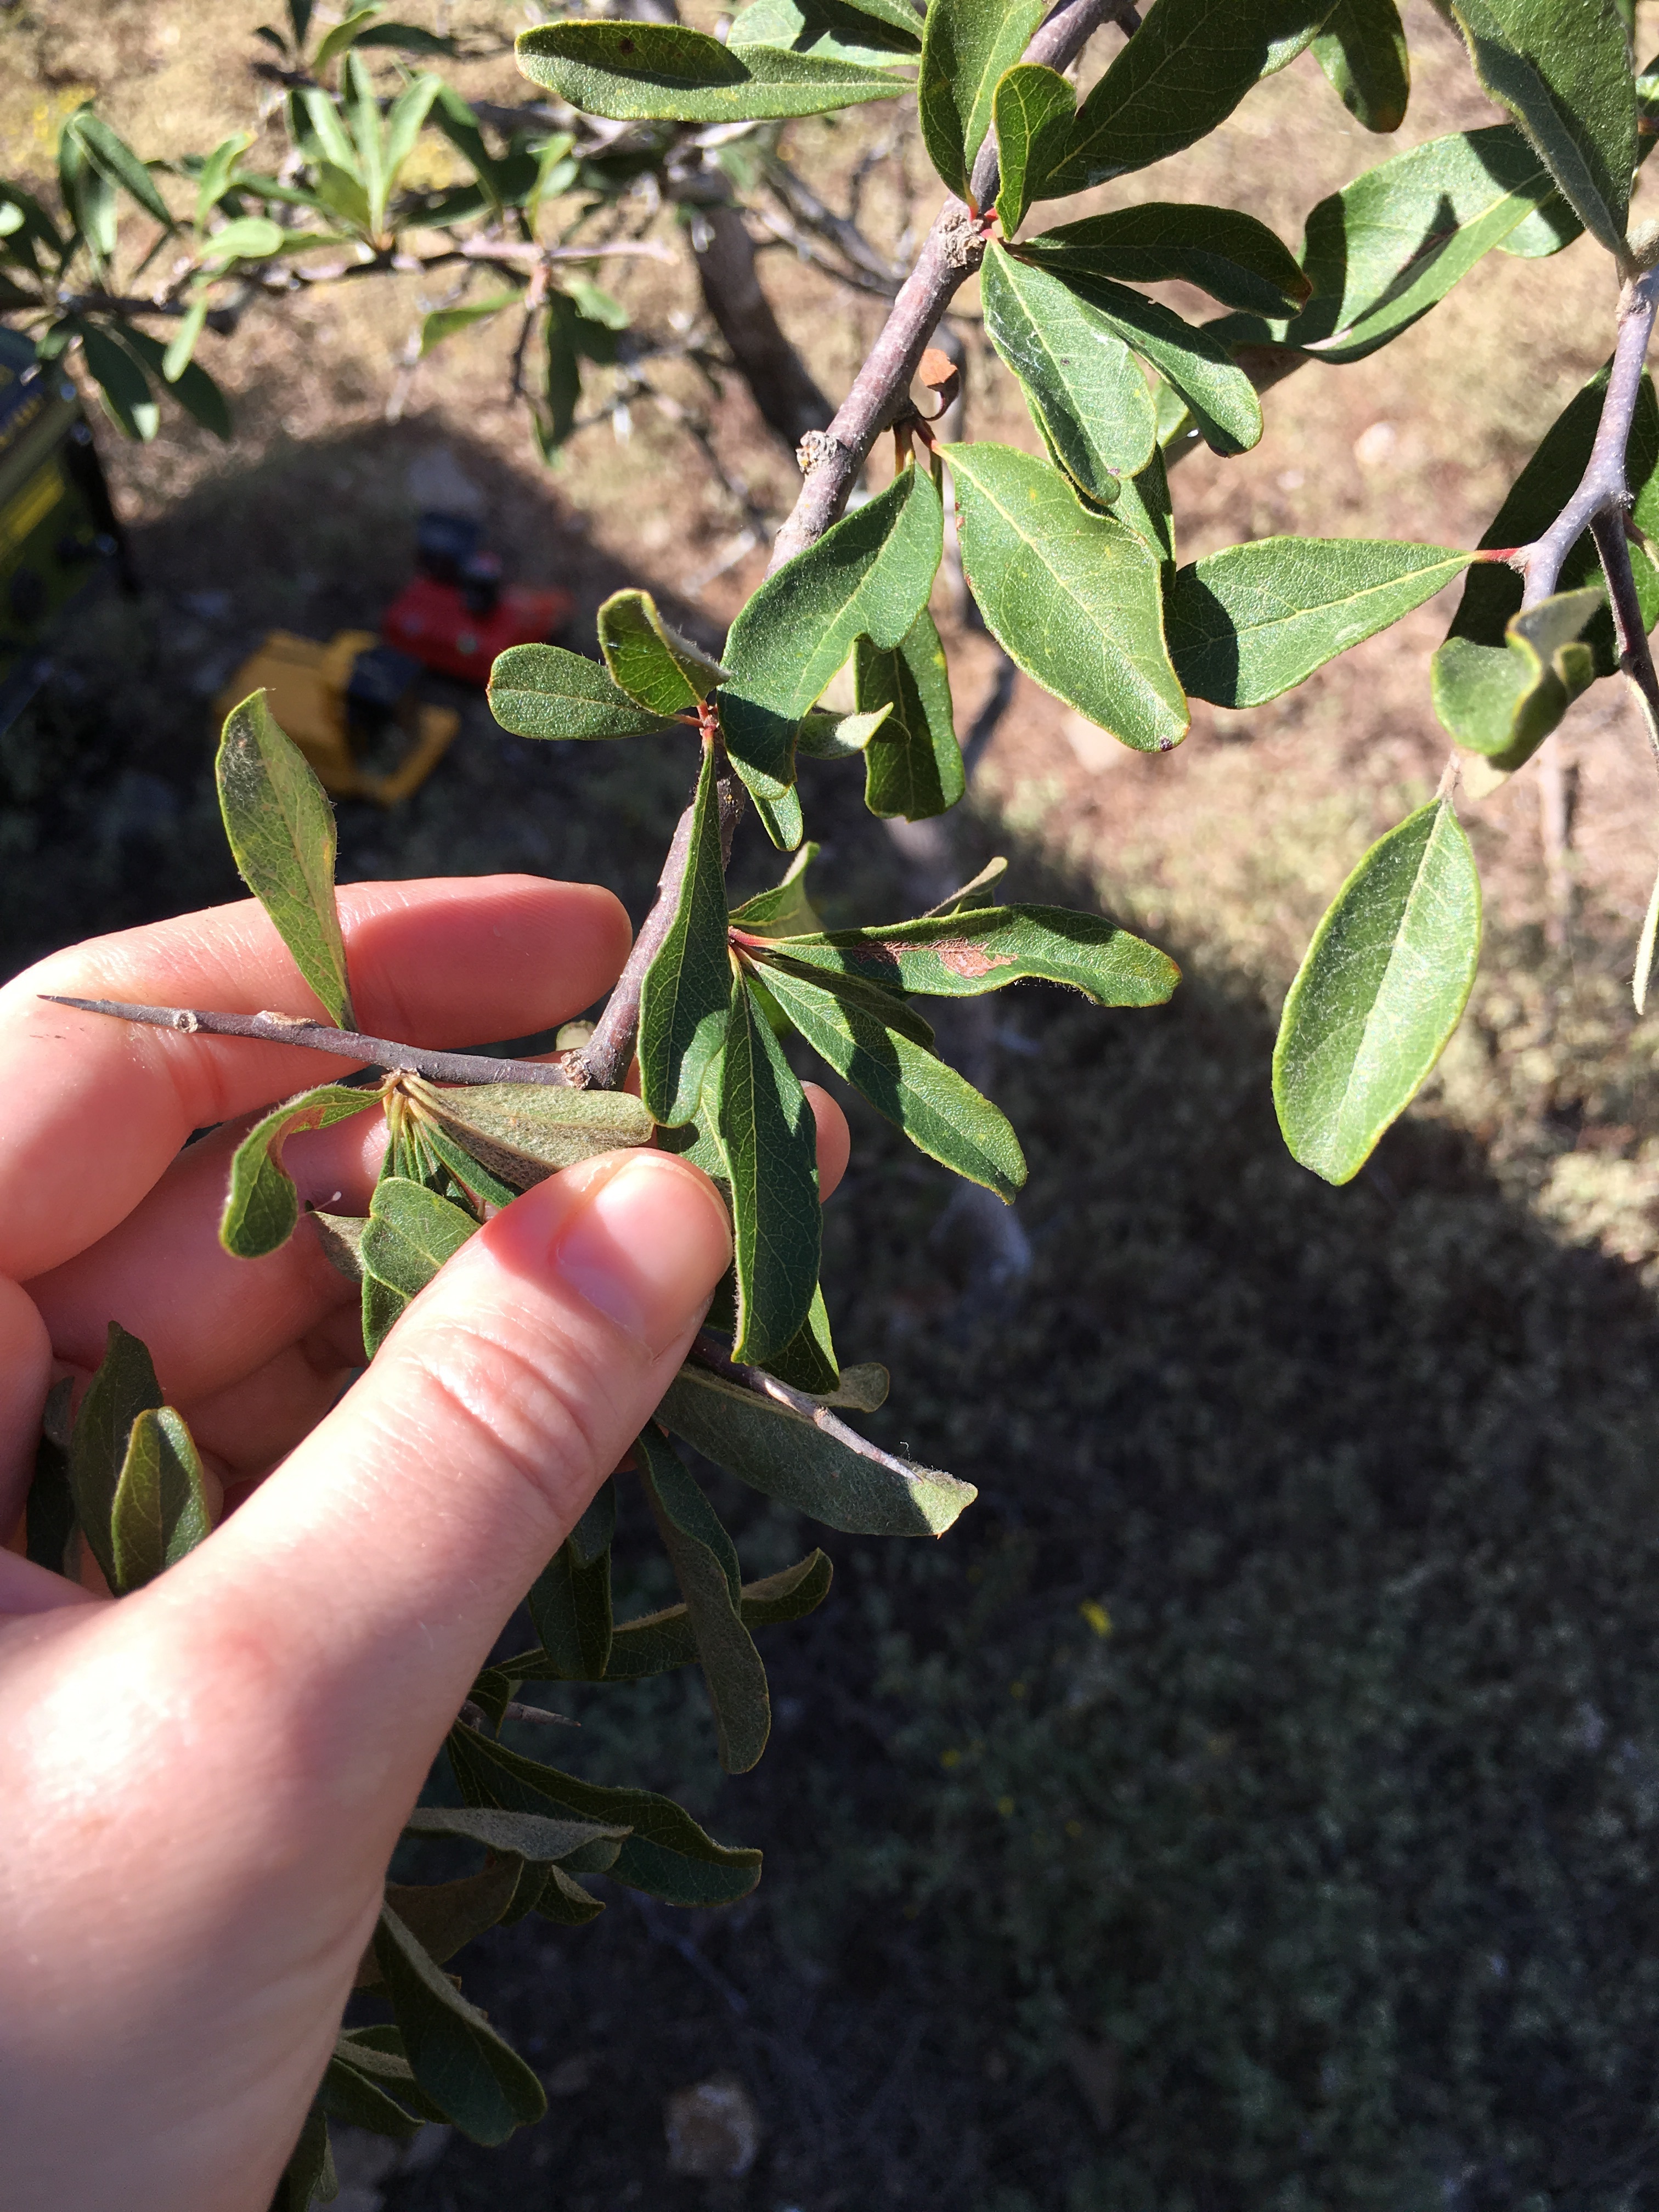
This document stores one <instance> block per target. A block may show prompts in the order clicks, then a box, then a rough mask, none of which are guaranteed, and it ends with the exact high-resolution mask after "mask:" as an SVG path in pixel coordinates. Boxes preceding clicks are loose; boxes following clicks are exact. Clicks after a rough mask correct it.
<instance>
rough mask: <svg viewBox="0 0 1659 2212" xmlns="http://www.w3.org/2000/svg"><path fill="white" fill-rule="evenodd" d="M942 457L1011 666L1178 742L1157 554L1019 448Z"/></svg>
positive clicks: (1134, 730)
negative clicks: (1090, 508) (1089, 509)
mask: <svg viewBox="0 0 1659 2212" xmlns="http://www.w3.org/2000/svg"><path fill="white" fill-rule="evenodd" d="M1139 35H1140V33H1136V36H1137V37H1139ZM941 450H942V452H943V453H944V455H945V459H946V460H947V461H948V462H949V464H950V467H951V475H952V477H954V479H955V482H956V492H957V528H958V530H959V532H960V533H961V539H962V558H963V568H964V569H965V570H966V572H967V574H968V576H969V580H971V582H972V585H973V589H974V596H975V599H977V600H978V602H979V605H980V610H981V612H982V614H983V615H984V617H985V620H986V624H987V628H988V629H990V631H991V634H992V635H993V636H994V638H995V639H996V641H997V642H998V643H999V644H1000V646H1001V647H1002V648H1003V650H1004V651H1005V652H1006V653H1007V654H1008V656H1009V657H1010V659H1012V660H1014V661H1015V662H1017V663H1018V665H1019V666H1020V667H1021V668H1023V669H1024V671H1025V672H1026V674H1027V675H1028V676H1034V677H1035V678H1036V680H1037V682H1038V683H1039V684H1042V686H1043V688H1044V690H1048V691H1052V692H1053V693H1054V696H1056V698H1060V699H1063V700H1065V702H1066V704H1067V706H1071V707H1075V708H1077V709H1078V710H1079V713H1081V714H1086V715H1087V716H1088V718H1089V720H1091V722H1096V723H1098V725H1099V726H1100V727H1101V728H1102V729H1103V730H1109V731H1110V732H1111V733H1112V735H1113V736H1114V737H1115V738H1120V739H1121V741H1122V743H1123V744H1126V745H1133V747H1134V748H1135V750H1137V751H1139V752H1168V751H1169V750H1170V747H1171V746H1173V745H1176V744H1180V742H1181V740H1182V738H1184V737H1185V736H1186V734H1187V723H1188V714H1187V701H1186V696H1185V694H1184V693H1183V692H1182V689H1181V686H1180V684H1179V683H1178V682H1177V681H1176V673H1175V671H1174V669H1173V668H1172V667H1171V666H1170V657H1169V654H1168V653H1167V652H1166V651H1165V649H1164V611H1163V600H1162V595H1161V592H1160V589H1159V562H1158V557H1157V556H1156V554H1155V553H1153V552H1152V550H1151V549H1150V548H1149V547H1148V546H1147V545H1146V544H1145V542H1144V541H1143V540H1142V539H1141V538H1139V537H1138V536H1136V534H1135V533H1134V532H1133V531H1130V530H1125V529H1123V528H1122V527H1121V526H1120V525H1119V524H1117V523H1115V522H1114V521H1111V520H1107V519H1105V518H1103V517H1101V516H1097V515H1093V514H1090V513H1086V512H1085V510H1084V509H1083V508H1081V507H1079V505H1078V502H1077V501H1076V500H1075V499H1074V498H1073V495H1072V494H1071V492H1070V491H1069V490H1068V489H1067V488H1066V483H1065V480H1064V478H1063V477H1060V475H1058V474H1057V473H1056V471H1054V470H1053V469H1051V468H1048V467H1047V466H1046V465H1044V464H1043V463H1042V461H1039V460H1035V459H1032V457H1031V456H1030V454H1029V453H1016V452H1015V451H1014V449H1013V448H1012V447H1010V446H993V445H974V446H945V447H942V448H941Z"/></svg>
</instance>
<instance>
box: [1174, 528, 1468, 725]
mask: <svg viewBox="0 0 1659 2212" xmlns="http://www.w3.org/2000/svg"><path fill="white" fill-rule="evenodd" d="M1473 559H1474V555H1473V554H1469V553H1460V552H1458V551H1457V550H1455V548H1453V547H1450V546H1446V545H1414V544H1408V543H1406V542H1403V541H1401V540H1396V539H1394V538H1254V539H1252V540H1250V541H1249V543H1248V544H1243V545H1229V546H1228V547H1226V548H1225V550H1224V551H1222V552H1219V553H1212V554H1210V555H1208V556H1206V558H1205V559H1204V560H1202V561H1197V562H1193V563H1191V564H1190V565H1189V566H1188V567H1187V568H1182V569H1181V570H1180V571H1179V572H1178V574H1176V580H1175V583H1174V585H1173V586H1172V588H1171V590H1170V595H1169V599H1168V601H1167V603H1166V605H1165V607H1164V627H1165V629H1166V630H1167V632H1168V635H1169V640H1170V659H1171V660H1172V661H1173V662H1174V664H1175V671H1176V675H1177V676H1178V677H1179V678H1181V681H1182V685H1183V686H1184V687H1185V689H1186V690H1188V692H1189V693H1190V694H1191V695H1192V696H1194V697H1195V698H1199V699H1210V700H1213V701H1214V702H1215V703H1216V705H1217V706H1219V707H1259V706H1261V704H1262V702H1264V701H1265V700H1268V699H1276V698H1278V696H1279V693H1280V692H1281V691H1288V690H1291V688H1292V687H1293V686H1294V685H1296V684H1300V683H1302V682H1303V681H1304V678H1307V677H1309V676H1311V675H1312V673H1313V671H1314V670H1315V669H1316V668H1322V667H1323V666H1324V665H1325V663H1326V662H1327V661H1328V660H1334V659H1335V658H1336V656H1337V655H1338V654H1339V653H1346V651H1347V650H1348V648H1349V647H1350V646H1353V645H1358V643H1359V642H1360V641H1361V639H1362V638H1367V637H1374V636H1375V635H1376V633H1377V631H1378V630H1382V629H1387V628H1388V627H1389V623H1395V622H1398V621H1399V620H1400V618H1401V616H1402V615H1407V614H1409V613H1410V612H1411V611H1412V609H1413V607H1419V606H1421V605H1422V604H1423V602H1424V600H1425V599H1432V598H1433V596H1434V594H1435V593H1436V592H1437V591H1438V590H1439V589H1440V588H1441V586H1443V585H1444V584H1449V582H1450V581H1451V580H1452V578H1453V577H1454V576H1455V575H1458V574H1461V573H1462V570H1463V569H1465V568H1468V565H1469V562H1471V561H1472V560H1473Z"/></svg>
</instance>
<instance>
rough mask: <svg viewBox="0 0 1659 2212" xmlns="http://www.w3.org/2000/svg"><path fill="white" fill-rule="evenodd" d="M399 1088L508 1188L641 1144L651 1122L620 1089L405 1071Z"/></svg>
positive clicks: (525, 1187)
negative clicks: (463, 1080)
mask: <svg viewBox="0 0 1659 2212" xmlns="http://www.w3.org/2000/svg"><path fill="white" fill-rule="evenodd" d="M403 1089H404V1097H405V1098H406V1099H407V1100H408V1102H409V1103H410V1107H411V1108H412V1109H414V1111H415V1113H416V1116H417V1118H419V1119H420V1120H422V1122H423V1123H425V1124H428V1125H429V1124H430V1123H432V1122H436V1123H437V1125H438V1127H440V1128H441V1129H442V1130H444V1131H446V1132H447V1133H448V1134H449V1135H451V1136H452V1137H453V1138H455V1139H457V1141H458V1142H459V1145H460V1146H461V1147H462V1149H463V1150H464V1151H465V1152H467V1153H469V1154H470V1155H471V1157H472V1158H474V1159H476V1160H477V1161H479V1162H480V1163H481V1164H483V1166H484V1167H485V1168H487V1169H488V1170H489V1172H490V1173H491V1174H492V1175H493V1176H496V1177H497V1178H498V1179H499V1180H500V1181H501V1182H503V1183H505V1184H507V1185H508V1186H509V1188H511V1189H512V1190H514V1191H520V1190H528V1189H529V1188H531V1187H532V1184H534V1183H538V1182H544V1181H545V1180H546V1178H547V1177H548V1176H550V1175H552V1174H554V1173H555V1172H556V1170H558V1169H560V1168H570V1167H574V1166H576V1165H577V1164H578V1163H579V1162H580V1161H582V1160H591V1159H592V1158H595V1157H596V1156H597V1155H598V1154H599V1153H600V1152H616V1151H617V1150H618V1149H619V1148H621V1147H624V1146H638V1145H648V1144H649V1143H650V1141H651V1137H652V1132H653V1128H654V1127H655V1124H654V1123H653V1121H652V1119H651V1115H650V1114H649V1112H648V1111H647V1109H646V1108H645V1106H643V1105H642V1104H641V1102H640V1100H639V1099H637V1098H633V1097H629V1094H628V1093H627V1092H626V1091H578V1090H576V1089H575V1088H574V1086H570V1087H567V1086H566V1085H562V1084H550V1083H471V1084H458V1085H449V1084H437V1083H428V1082H426V1081H424V1080H423V1079H422V1078H421V1077H420V1076H410V1077H407V1078H405V1079H404V1085H403ZM495 1202H496V1203H499V1202H500V1201H499V1200H497V1201H495Z"/></svg>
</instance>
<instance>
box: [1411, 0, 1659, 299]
mask: <svg viewBox="0 0 1659 2212" xmlns="http://www.w3.org/2000/svg"><path fill="white" fill-rule="evenodd" d="M1450 13H1451V15H1452V17H1453V20H1454V21H1455V22H1456V24H1457V27H1458V28H1459V29H1460V30H1461V31H1462V33H1463V37H1464V40H1465V42H1466V44H1467V45H1468V50H1469V58H1470V60H1471V61H1472V62H1473V63H1474V73H1475V75H1476V76H1478V77H1479V78H1480V82H1481V85H1482V87H1483V88H1484V89H1485V90H1486V92H1488V93H1489V94H1491V95H1492V99H1494V100H1497V101H1498V103H1499V105H1500V106H1504V107H1507V108H1508V109H1509V111H1510V114H1511V115H1513V116H1514V118H1515V119H1516V122H1517V123H1518V124H1519V125H1520V126H1521V128H1522V131H1525V133H1526V135H1527V137H1528V139H1529V140H1530V141H1531V143H1533V144H1534V146H1535V147H1536V148H1537V149H1538V151H1539V154H1540V155H1541V157H1542V159H1543V161H1545V162H1546V163H1547V166H1548V168H1549V172H1550V174H1551V175H1552V176H1553V178H1554V179H1555V181H1556V183H1557V185H1559V187H1560V190H1561V196H1562V197H1563V198H1564V199H1565V201H1566V202H1567V204H1568V205H1569V206H1570V207H1571V209H1572V211H1573V213H1574V214H1575V215H1576V216H1577V217H1578V220H1579V221H1580V222H1582V223H1583V226H1584V228H1585V229H1586V230H1588V231H1589V233H1590V234H1591V235H1592V236H1593V237H1595V239H1597V240H1599V241H1600V242H1601V245H1603V246H1606V248H1607V252H1609V253H1611V254H1613V255H1614V256H1615V258H1622V257H1623V254H1624V244H1625V228H1626V223H1627V222H1628V221H1629V219H1630V188H1631V176H1632V172H1633V170H1634V169H1635V167H1636V80H1635V76H1634V75H1633V73H1632V69H1631V62H1630V46H1629V42H1628V39H1627V37H1626V30H1625V26H1624V24H1623V22H1622V21H1620V15H1619V10H1618V8H1617V6H1616V5H1615V4H1614V0H1575V4H1574V5H1573V6H1571V8H1563V7H1562V6H1561V5H1560V0H1451V7H1450Z"/></svg>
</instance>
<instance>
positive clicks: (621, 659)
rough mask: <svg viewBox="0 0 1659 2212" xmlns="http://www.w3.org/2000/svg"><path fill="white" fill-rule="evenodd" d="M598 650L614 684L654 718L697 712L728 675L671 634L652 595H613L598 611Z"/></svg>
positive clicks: (626, 593)
mask: <svg viewBox="0 0 1659 2212" xmlns="http://www.w3.org/2000/svg"><path fill="white" fill-rule="evenodd" d="M599 651H600V652H601V653H603V654H604V655H605V666H606V668H607V669H608V670H609V671H610V672H611V681H612V682H613V683H615V684H617V685H618V686H619V687H620V689H621V690H623V691H625V692H626V693H627V694H628V696H629V698H630V699H632V700H634V701H635V702H636V704H638V705H639V706H641V707H643V708H645V709H646V711H647V714H665V715H667V714H685V713H687V712H688V711H695V709H696V706H697V703H698V702H699V701H700V700H702V699H706V698H707V697H708V695H709V693H710V692H711V691H712V690H714V686H715V685H716V684H720V683H723V682H724V681H725V678H726V671H725V670H724V669H723V668H722V667H721V666H720V663H719V661H717V660H711V659H709V657H708V654H707V653H704V652H703V651H702V649H701V647H697V646H695V645H693V644H692V642H691V641H690V638H685V637H682V636H681V635H679V633H678V630H672V629H670V628H669V627H668V624H667V623H665V621H664V620H663V618H662V617H661V616H660V615H659V613H658V612H657V603H656V601H655V600H654V599H653V598H652V596H651V594H650V592H637V591H629V592H612V593H611V597H610V598H609V599H607V600H606V601H605V604H604V605H603V606H602V607H601V608H600V609H599Z"/></svg>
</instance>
